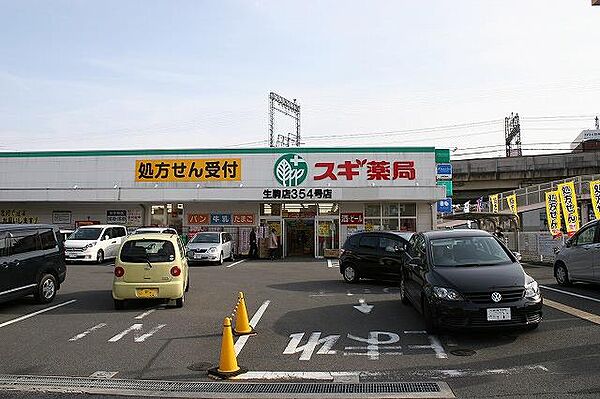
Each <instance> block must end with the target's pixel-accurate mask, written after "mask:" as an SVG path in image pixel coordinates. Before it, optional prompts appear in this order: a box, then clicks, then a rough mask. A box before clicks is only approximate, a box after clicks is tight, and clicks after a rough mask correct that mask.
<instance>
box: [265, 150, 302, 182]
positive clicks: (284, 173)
mask: <svg viewBox="0 0 600 399" xmlns="http://www.w3.org/2000/svg"><path fill="white" fill-rule="evenodd" d="M273 172H274V174H275V179H277V181H278V182H279V184H281V185H282V186H283V187H294V186H298V185H300V184H302V182H304V180H306V177H307V176H308V164H307V163H306V161H305V160H304V158H302V157H301V156H300V155H298V154H285V155H282V156H281V157H280V158H279V159H278V160H277V162H275V169H274V171H273Z"/></svg>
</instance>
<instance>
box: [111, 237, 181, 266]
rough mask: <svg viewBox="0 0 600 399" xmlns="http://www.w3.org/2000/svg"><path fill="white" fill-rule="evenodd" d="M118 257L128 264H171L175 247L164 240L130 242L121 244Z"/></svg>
mask: <svg viewBox="0 0 600 399" xmlns="http://www.w3.org/2000/svg"><path fill="white" fill-rule="evenodd" d="M120 257H121V261H123V262H129V263H144V264H146V263H148V262H172V261H174V260H175V247H174V246H173V244H172V243H171V241H166V240H130V241H127V242H126V243H125V244H123V247H122V248H121V256H120Z"/></svg>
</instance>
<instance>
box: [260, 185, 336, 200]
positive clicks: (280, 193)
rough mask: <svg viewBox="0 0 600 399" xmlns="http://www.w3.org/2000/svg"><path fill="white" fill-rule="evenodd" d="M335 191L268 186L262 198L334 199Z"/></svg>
mask: <svg viewBox="0 0 600 399" xmlns="http://www.w3.org/2000/svg"><path fill="white" fill-rule="evenodd" d="M333 197H334V193H333V190H332V189H330V188H284V189H279V188H273V189H270V188H266V189H264V190H263V196H262V199H279V200H281V199H292V200H295V199H300V200H302V199H333Z"/></svg>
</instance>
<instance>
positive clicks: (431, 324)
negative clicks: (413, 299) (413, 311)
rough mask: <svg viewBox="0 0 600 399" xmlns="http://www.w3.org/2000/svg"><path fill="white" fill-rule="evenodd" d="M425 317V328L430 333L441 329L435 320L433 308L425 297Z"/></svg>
mask: <svg viewBox="0 0 600 399" xmlns="http://www.w3.org/2000/svg"><path fill="white" fill-rule="evenodd" d="M423 318H424V319H425V329H426V330H427V332H428V333H430V334H435V333H437V332H438V331H439V328H438V325H437V323H436V322H435V320H433V316H432V315H431V308H430V307H429V304H428V303H427V301H426V300H425V299H424V298H423Z"/></svg>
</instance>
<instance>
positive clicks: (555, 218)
mask: <svg viewBox="0 0 600 399" xmlns="http://www.w3.org/2000/svg"><path fill="white" fill-rule="evenodd" d="M546 219H547V220H548V230H550V234H552V237H556V236H560V235H561V234H562V232H561V231H560V227H561V221H560V199H559V194H558V191H547V192H546Z"/></svg>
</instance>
